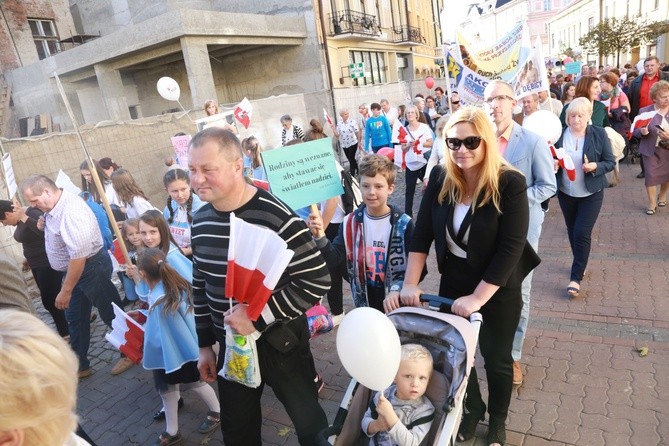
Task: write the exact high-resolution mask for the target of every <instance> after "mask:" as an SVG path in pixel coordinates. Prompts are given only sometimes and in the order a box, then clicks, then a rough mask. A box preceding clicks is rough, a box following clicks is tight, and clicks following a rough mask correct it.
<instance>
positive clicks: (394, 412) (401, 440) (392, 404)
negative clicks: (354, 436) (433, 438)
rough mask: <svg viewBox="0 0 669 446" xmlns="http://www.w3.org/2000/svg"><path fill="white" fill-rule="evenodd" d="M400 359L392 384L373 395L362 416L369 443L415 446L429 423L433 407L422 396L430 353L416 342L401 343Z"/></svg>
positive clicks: (429, 372)
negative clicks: (369, 438)
mask: <svg viewBox="0 0 669 446" xmlns="http://www.w3.org/2000/svg"><path fill="white" fill-rule="evenodd" d="M401 358H402V359H401V361H400V368H399V370H398V371H397V375H396V376H395V381H394V383H393V385H391V386H390V387H389V388H388V389H386V391H385V392H378V393H376V394H375V395H374V397H373V399H372V401H371V402H370V405H369V408H368V409H367V412H365V416H364V417H363V418H362V431H363V432H365V433H366V434H367V435H368V436H369V437H371V438H372V440H371V441H370V443H369V444H370V445H371V446H391V445H395V444H401V445H407V446H411V445H415V446H418V445H419V444H420V443H421V442H422V441H423V439H424V438H425V437H426V436H427V433H428V432H429V431H430V426H432V420H433V419H434V406H433V405H432V403H431V402H430V400H428V399H427V398H426V397H425V396H424V394H425V391H426V390H427V383H428V381H429V380H430V376H431V375H432V355H431V354H430V352H429V351H428V350H427V349H426V348H425V347H423V346H422V345H420V344H405V345H403V346H402V357H401Z"/></svg>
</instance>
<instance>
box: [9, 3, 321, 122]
mask: <svg viewBox="0 0 669 446" xmlns="http://www.w3.org/2000/svg"><path fill="white" fill-rule="evenodd" d="M55 3H56V2H53V1H46V0H31V1H30V2H25V1H12V0H8V1H5V2H3V3H2V9H3V13H4V14H5V16H9V15H11V14H14V16H17V17H18V18H17V19H16V20H15V21H14V22H15V24H14V26H13V28H12V29H10V30H9V31H10V34H11V36H12V38H11V39H7V40H4V43H3V44H1V45H2V47H3V49H2V51H3V53H2V54H3V58H2V60H1V61H0V63H2V69H3V73H4V76H5V79H6V82H7V84H9V85H10V86H11V98H12V102H13V105H12V109H13V111H14V114H15V115H16V116H18V117H19V118H20V117H25V116H36V115H45V116H46V115H48V116H51V118H52V120H53V125H54V127H55V128H57V127H60V128H62V129H66V128H71V124H70V123H69V118H67V113H66V110H65V109H64V106H63V105H62V103H63V101H62V100H61V98H60V95H59V92H58V90H57V88H56V82H55V77H54V73H56V74H58V76H59V78H60V79H61V81H62V83H63V86H64V89H65V91H66V94H67V96H68V99H69V101H70V103H71V104H72V108H73V110H74V113H75V116H76V117H77V119H78V121H79V122H80V123H90V124H94V123H97V122H100V121H104V120H129V119H133V118H138V117H142V116H154V115H160V114H162V113H165V112H173V111H178V110H180V105H179V104H176V103H173V102H168V101H166V100H164V99H163V98H162V97H160V96H159V94H158V92H157V89H156V82H157V80H158V79H159V78H161V77H163V76H169V77H172V78H174V79H175V80H176V81H177V82H178V83H179V85H180V87H181V98H180V101H179V102H180V104H181V105H183V107H185V108H187V109H194V110H201V109H202V106H203V104H204V102H205V101H206V100H207V99H214V100H216V101H217V102H218V103H224V104H225V103H237V102H239V101H240V100H241V99H243V98H244V97H248V98H249V99H251V100H253V99H257V98H266V97H271V96H276V95H281V94H298V95H303V96H304V102H305V105H304V108H305V109H307V110H310V111H312V114H313V113H316V110H321V109H322V107H323V106H327V105H328V100H329V99H328V95H327V94H326V93H325V91H326V90H327V85H326V80H325V78H324V77H323V75H322V71H323V70H322V68H323V61H324V60H323V56H322V51H321V50H320V48H319V42H318V39H317V34H316V24H317V21H316V17H315V16H314V9H313V7H312V5H311V4H310V3H309V2H304V1H298V0H292V1H291V0H285V1H282V2H281V5H276V4H273V5H268V4H267V3H266V2H264V1H261V0H257V1H252V0H251V1H249V0H226V1H216V2H211V1H206V2H203V1H197V0H184V1H178V2H177V1H169V0H148V1H143V2H134V1H132V0H121V1H114V2H107V1H101V0H71V1H70V4H66V2H63V0H61V2H60V3H65V4H58V5H55ZM17 5H18V6H17ZM48 5H52V7H51V8H49V7H48ZM15 6H16V9H18V8H19V6H21V7H22V8H23V11H22V13H21V14H20V17H19V14H16V13H14V9H13V8H14V7H15ZM33 19H39V20H37V21H36V22H37V25H36V26H35V27H33V21H34V20H33ZM10 23H11V22H10ZM33 28H34V29H36V31H37V33H38V34H40V35H42V34H44V35H49V34H55V42H54V43H49V42H47V43H46V44H43V45H42V47H41V48H42V50H41V51H42V52H40V47H39V45H38V42H37V37H36V31H35V30H33V32H32V35H31V34H30V33H29V32H28V31H29V30H31V29H33ZM78 40H81V41H83V43H82V44H77V43H80V42H79V41H78ZM12 42H13V43H12ZM12 49H14V51H13V52H12ZM24 49H26V50H25V51H24ZM28 50H29V51H28ZM43 55H44V57H42V56H43ZM290 112H294V111H293V110H277V115H278V116H280V115H281V114H283V113H290ZM300 112H302V113H305V114H306V113H307V112H304V111H303V110H300ZM321 114H322V113H321ZM277 126H279V123H278V117H277Z"/></svg>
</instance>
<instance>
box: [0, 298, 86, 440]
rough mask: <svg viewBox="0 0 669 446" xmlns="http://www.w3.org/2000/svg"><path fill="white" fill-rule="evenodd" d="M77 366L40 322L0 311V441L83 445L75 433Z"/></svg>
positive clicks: (70, 353)
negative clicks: (0, 402)
mask: <svg viewBox="0 0 669 446" xmlns="http://www.w3.org/2000/svg"><path fill="white" fill-rule="evenodd" d="M78 368H79V364H78V361H77V357H76V356H75V355H74V353H73V352H72V350H71V349H70V348H69V346H68V345H67V344H66V343H65V341H63V339H61V338H60V336H58V334H57V333H56V332H55V331H53V330H52V329H51V328H49V327H47V326H46V324H44V322H42V321H41V320H39V319H37V318H36V317H35V316H33V315H31V314H28V313H23V312H20V311H16V310H0V401H2V404H0V443H1V444H5V442H7V444H12V445H13V444H16V445H19V446H50V445H58V446H59V445H74V444H80V445H83V444H86V445H87V444H88V443H86V442H84V441H83V440H81V439H80V438H78V437H76V436H75V435H74V434H73V432H74V429H75V428H76V426H77V415H76V414H75V408H76V404H77V382H78V379H77V370H78Z"/></svg>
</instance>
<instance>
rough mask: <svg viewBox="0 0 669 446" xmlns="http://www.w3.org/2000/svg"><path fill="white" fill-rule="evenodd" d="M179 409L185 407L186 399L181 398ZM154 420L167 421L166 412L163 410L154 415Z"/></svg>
mask: <svg viewBox="0 0 669 446" xmlns="http://www.w3.org/2000/svg"><path fill="white" fill-rule="evenodd" d="M178 406H179V409H181V408H182V407H184V399H183V397H182V398H179V403H178ZM153 419H154V421H159V420H164V419H165V411H164V410H163V409H160V410H159V411H158V412H156V413H155V414H153Z"/></svg>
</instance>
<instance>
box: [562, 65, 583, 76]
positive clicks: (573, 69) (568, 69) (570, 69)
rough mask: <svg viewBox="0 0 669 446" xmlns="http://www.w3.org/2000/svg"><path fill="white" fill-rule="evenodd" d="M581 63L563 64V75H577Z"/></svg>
mask: <svg viewBox="0 0 669 446" xmlns="http://www.w3.org/2000/svg"><path fill="white" fill-rule="evenodd" d="M581 65H583V62H569V63H566V64H564V74H578V73H580V72H581Z"/></svg>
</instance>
